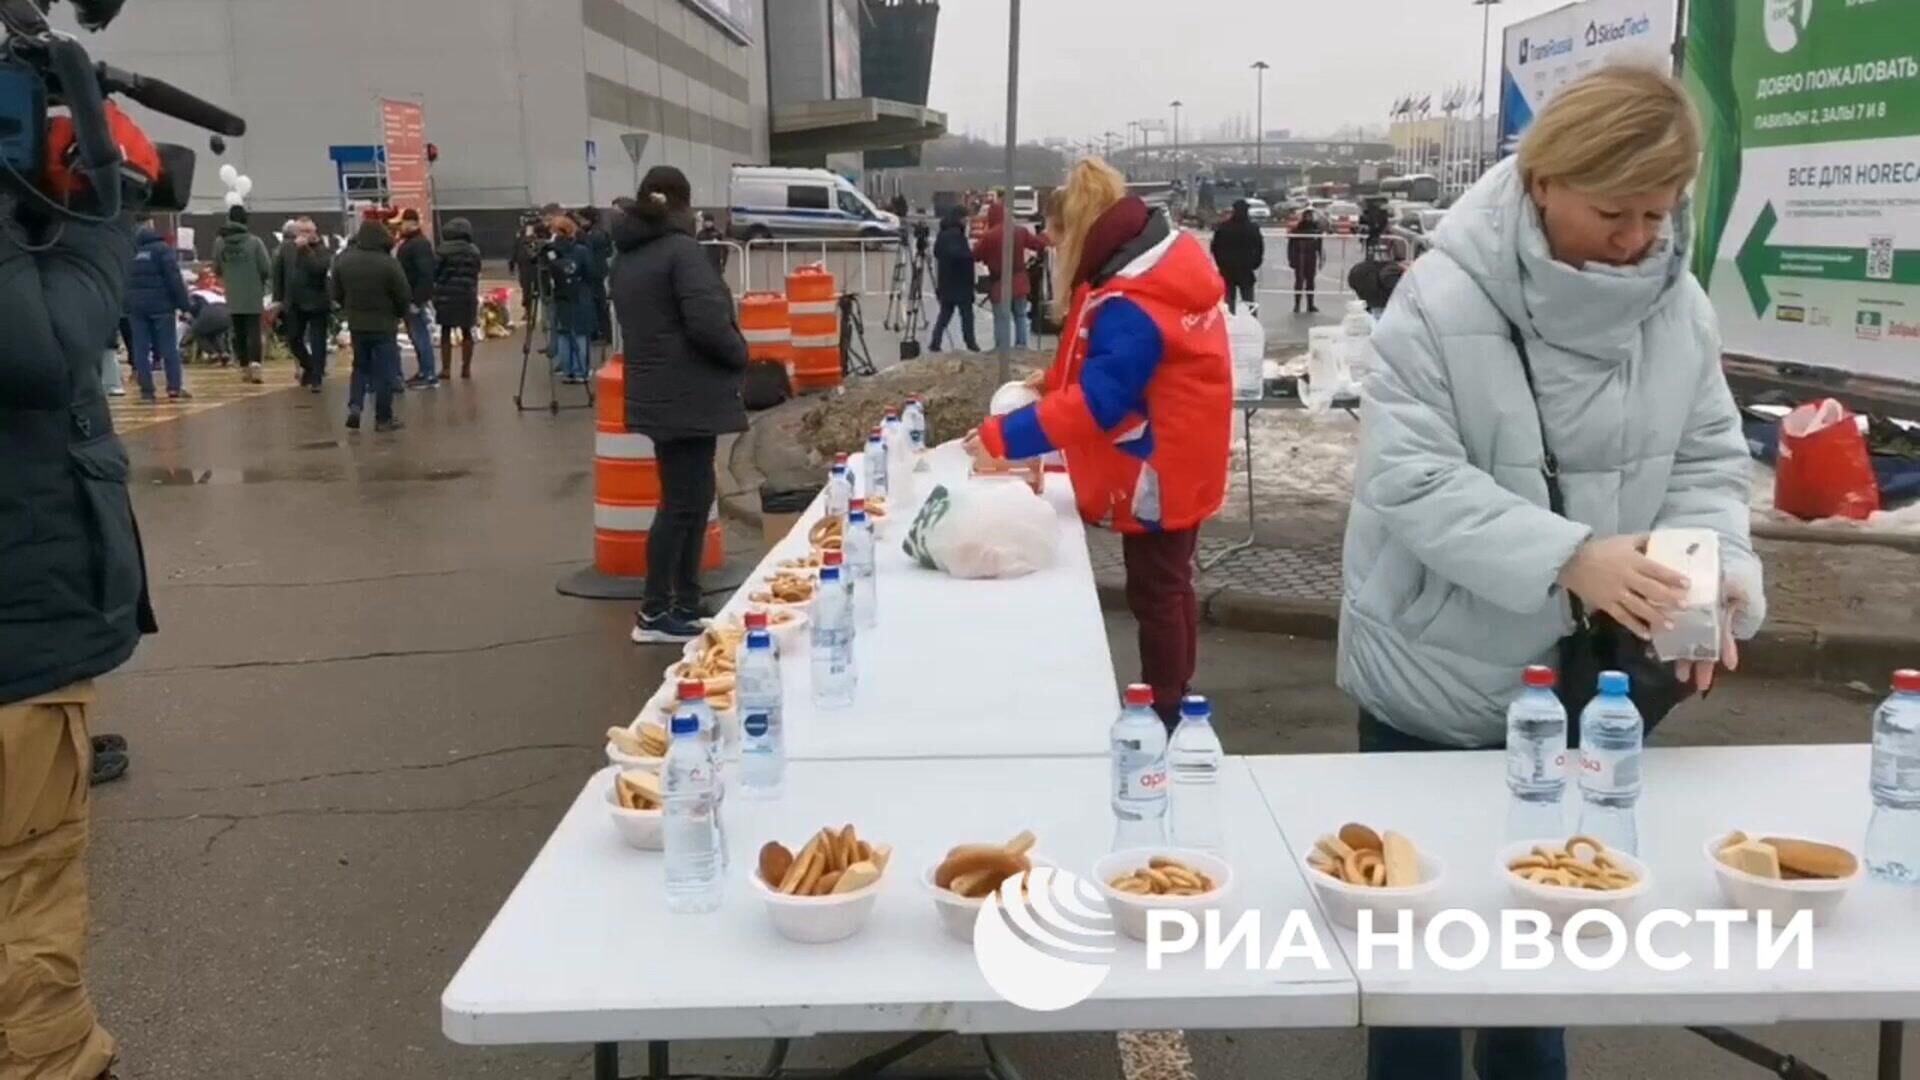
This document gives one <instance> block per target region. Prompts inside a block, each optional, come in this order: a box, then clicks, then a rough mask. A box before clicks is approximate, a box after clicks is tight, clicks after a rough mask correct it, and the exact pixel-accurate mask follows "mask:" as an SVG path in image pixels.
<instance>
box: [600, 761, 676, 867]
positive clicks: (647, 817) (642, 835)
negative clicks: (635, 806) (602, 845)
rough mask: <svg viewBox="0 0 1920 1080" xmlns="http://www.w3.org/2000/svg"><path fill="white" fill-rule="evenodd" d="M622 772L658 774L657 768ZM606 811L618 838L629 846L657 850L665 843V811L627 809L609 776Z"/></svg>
mask: <svg viewBox="0 0 1920 1080" xmlns="http://www.w3.org/2000/svg"><path fill="white" fill-rule="evenodd" d="M621 771H622V772H650V773H653V774H654V775H655V776H658V775H659V770H658V769H623V770H621ZM607 813H608V815H609V816H611V817H612V818H613V827H614V828H615V829H616V830H617V831H618V832H619V833H620V839H622V840H625V841H626V842H627V846H628V847H631V848H639V849H640V850H641V851H659V850H661V847H662V845H663V844H664V843H665V841H664V839H663V833H662V828H663V826H664V824H665V820H664V819H665V817H666V813H665V811H662V810H629V809H627V808H626V807H624V806H621V805H620V799H619V796H618V795H616V794H615V793H614V781H613V779H612V777H611V775H610V776H609V779H608V782H607Z"/></svg>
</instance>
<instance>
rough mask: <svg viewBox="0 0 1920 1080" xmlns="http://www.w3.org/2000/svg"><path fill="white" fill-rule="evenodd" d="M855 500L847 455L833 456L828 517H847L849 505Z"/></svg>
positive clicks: (829, 481)
mask: <svg viewBox="0 0 1920 1080" xmlns="http://www.w3.org/2000/svg"><path fill="white" fill-rule="evenodd" d="M852 498H853V473H852V472H850V471H849V470H848V469H847V455H845V454H835V455H833V471H831V472H829V473H828V474H827V505H826V512H827V516H828V517H846V516H847V503H848V502H849V501H850V500H851V499H852Z"/></svg>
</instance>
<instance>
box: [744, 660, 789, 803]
mask: <svg viewBox="0 0 1920 1080" xmlns="http://www.w3.org/2000/svg"><path fill="white" fill-rule="evenodd" d="M739 700H740V793H741V794H743V795H745V796H746V797H747V798H749V799H771V798H775V797H777V796H778V795H779V794H780V788H781V785H782V784H784V783H785V781H786V777H787V744H786V737H785V735H784V733H783V732H782V730H781V726H780V709H781V691H780V660H779V658H778V657H776V656H775V655H774V652H773V635H772V634H769V633H767V632H766V631H765V630H749V631H747V648H746V651H745V652H743V653H741V655H740V673H739Z"/></svg>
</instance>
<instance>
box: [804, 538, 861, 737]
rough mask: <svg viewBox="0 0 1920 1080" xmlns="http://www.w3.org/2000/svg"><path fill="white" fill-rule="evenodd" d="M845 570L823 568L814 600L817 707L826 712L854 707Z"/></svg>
mask: <svg viewBox="0 0 1920 1080" xmlns="http://www.w3.org/2000/svg"><path fill="white" fill-rule="evenodd" d="M840 571H841V568H840V567H838V566H823V567H821V568H820V588H819V589H818V590H816V591H815V592H814V596H813V658H812V659H813V703H814V705H815V706H816V707H818V708H822V709H846V708H851V707H852V706H853V693H854V688H855V685H856V680H855V676H854V670H853V605H852V604H851V603H849V602H848V597H847V591H846V588H845V586H844V585H842V584H841V581H840Z"/></svg>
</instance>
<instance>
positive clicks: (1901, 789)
mask: <svg viewBox="0 0 1920 1080" xmlns="http://www.w3.org/2000/svg"><path fill="white" fill-rule="evenodd" d="M1872 789H1873V818H1872V819H1871V820H1870V821H1869V822H1868V823H1867V844H1866V849H1867V869H1868V870H1869V871H1871V872H1872V873H1873V876H1874V877H1877V878H1879V879H1881V880H1882V881H1891V882H1895V883H1897V884H1901V885H1920V671H1913V670H1902V671H1896V672H1894V673H1893V696H1892V697H1890V698H1888V699H1887V700H1885V701H1883V702H1881V703H1880V707H1879V708H1878V709H1876V710H1874V713H1873V782H1872Z"/></svg>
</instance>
